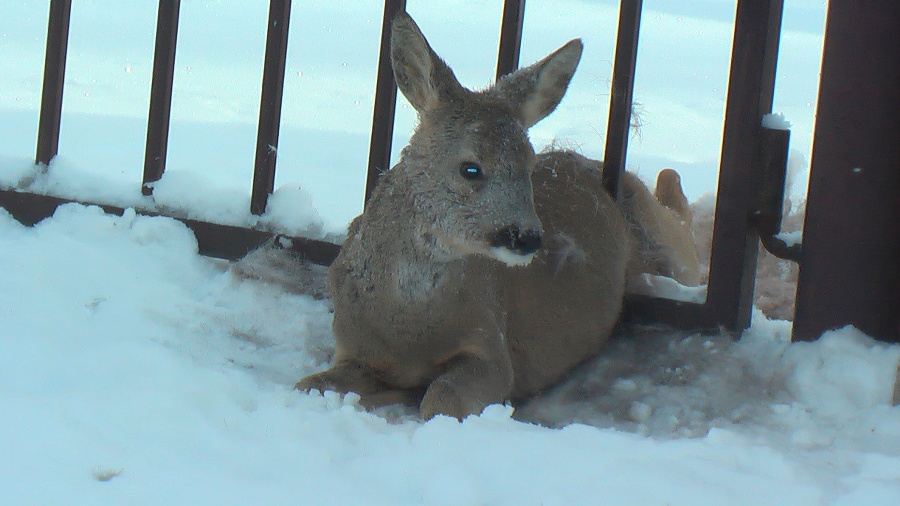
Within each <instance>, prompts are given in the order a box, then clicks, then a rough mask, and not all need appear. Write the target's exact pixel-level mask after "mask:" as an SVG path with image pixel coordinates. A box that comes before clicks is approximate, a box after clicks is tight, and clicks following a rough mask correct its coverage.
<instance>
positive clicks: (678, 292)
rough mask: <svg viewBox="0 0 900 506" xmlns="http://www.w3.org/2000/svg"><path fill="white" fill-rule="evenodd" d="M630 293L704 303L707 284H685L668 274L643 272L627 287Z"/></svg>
mask: <svg viewBox="0 0 900 506" xmlns="http://www.w3.org/2000/svg"><path fill="white" fill-rule="evenodd" d="M626 291H627V292H628V293H632V294H636V295H648V296H652V297H663V298H666V299H672V300H677V301H681V302H693V303H696V304H703V303H704V302H705V301H706V285H700V286H685V285H682V284H681V283H679V282H678V281H675V280H674V279H672V278H668V277H666V276H657V275H655V274H646V273H645V274H641V275H639V276H637V277H636V278H635V279H633V280H632V281H631V282H630V283H629V284H628V287H627V289H626Z"/></svg>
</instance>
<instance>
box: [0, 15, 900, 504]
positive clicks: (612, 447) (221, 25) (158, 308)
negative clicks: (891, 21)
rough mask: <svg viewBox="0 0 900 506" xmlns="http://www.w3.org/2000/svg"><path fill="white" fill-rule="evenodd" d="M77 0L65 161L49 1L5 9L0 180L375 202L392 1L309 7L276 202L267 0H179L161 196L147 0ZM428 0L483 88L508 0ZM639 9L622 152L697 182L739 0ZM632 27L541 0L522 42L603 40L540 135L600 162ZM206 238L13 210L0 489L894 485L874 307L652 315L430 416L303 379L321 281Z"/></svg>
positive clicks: (117, 195)
mask: <svg viewBox="0 0 900 506" xmlns="http://www.w3.org/2000/svg"><path fill="white" fill-rule="evenodd" d="M74 4H75V5H74V6H73V20H72V30H71V41H70V49H69V54H70V59H69V67H68V70H67V88H66V97H65V114H64V118H63V126H62V139H61V145H60V153H61V154H60V157H59V159H58V160H56V162H55V163H54V164H53V165H52V166H51V169H50V172H49V173H48V174H41V173H39V172H36V171H35V168H34V166H33V165H32V161H31V157H32V156H33V152H34V145H35V131H36V123H37V113H36V111H37V107H38V105H39V93H40V79H41V59H42V57H43V44H44V38H45V31H46V11H47V3H46V2H17V1H8V0H4V2H3V3H2V4H0V186H2V187H4V188H7V187H15V186H19V187H25V186H27V187H29V188H31V189H34V190H39V191H45V192H50V193H58V194H67V195H72V196H79V197H82V198H90V199H92V200H103V201H104V202H110V203H118V204H122V205H142V206H161V207H167V208H175V209H180V210H182V211H183V212H186V213H189V214H192V215H195V216H198V217H207V218H210V217H211V216H212V217H216V218H219V219H224V220H225V221H232V222H244V223H250V222H251V220H259V221H256V222H252V224H254V225H256V226H263V227H269V228H279V229H282V230H286V231H289V232H291V233H304V234H306V235H311V236H323V235H324V234H327V233H329V232H340V231H341V230H342V228H343V227H344V226H345V224H346V221H347V220H348V219H349V218H350V217H352V216H353V215H354V214H355V213H356V212H358V210H359V206H360V203H359V200H360V199H361V194H362V173H363V171H364V166H365V160H366V149H367V144H368V141H367V135H366V132H367V130H368V128H369V124H370V122H371V101H372V87H373V75H374V68H375V56H376V54H377V40H378V25H379V23H380V15H381V5H379V2H364V1H347V2H327V3H326V2H315V3H311V4H310V5H306V4H304V5H302V6H301V5H300V4H299V3H297V4H296V5H295V6H294V12H293V19H292V35H291V36H292V39H291V53H290V55H289V57H290V61H291V63H290V64H289V70H288V79H287V83H286V89H287V96H286V103H285V115H284V118H285V122H286V125H285V127H284V129H283V134H282V145H281V149H280V150H279V176H278V178H279V180H278V184H277V186H278V187H279V190H278V192H277V193H276V195H275V196H274V197H273V199H272V205H271V207H270V209H269V212H268V213H267V214H266V215H265V216H263V217H261V218H252V217H250V216H248V215H247V212H246V209H247V203H248V202H249V195H248V193H249V190H248V188H249V181H250V174H251V173H252V152H253V145H254V142H255V138H254V135H255V133H254V127H253V122H254V121H255V118H256V114H257V107H258V87H259V74H260V68H261V60H262V51H263V43H262V40H263V39H262V34H263V32H264V27H265V13H266V8H265V5H264V2H237V1H208V2H200V1H190V0H186V1H185V2H183V5H182V22H181V30H180V34H179V35H180V45H179V55H178V62H177V70H176V92H175V107H174V110H173V129H172V139H171V142H170V163H169V168H170V171H169V172H168V173H167V175H166V177H165V178H164V179H163V181H161V182H160V185H159V187H158V188H157V191H156V192H155V194H154V197H153V198H154V200H152V201H151V200H148V199H146V198H144V197H141V196H140V194H139V188H138V182H139V180H140V171H141V163H142V159H143V143H144V135H145V132H144V131H143V129H144V125H143V123H144V122H145V121H146V119H145V116H146V107H147V94H148V91H149V75H150V67H151V57H152V37H153V36H152V32H153V29H154V26H155V6H154V5H153V4H154V2H152V1H139V2H137V1H136V2H131V3H129V5H128V8H123V7H121V4H120V3H118V2H114V1H111V0H104V1H101V0H95V1H89V0H82V1H76V2H74ZM410 4H411V5H410V9H409V10H410V12H411V13H412V14H413V16H414V17H416V19H417V20H418V21H419V23H420V24H421V25H422V27H423V30H424V31H425V33H426V34H427V35H428V36H429V37H430V39H431V42H432V44H433V45H434V46H435V47H436V49H437V51H438V52H439V53H441V54H442V55H443V56H445V57H446V58H447V59H448V61H449V62H450V63H451V65H452V66H453V67H454V68H455V69H456V70H457V74H458V75H459V77H460V79H461V81H463V82H464V83H467V84H470V85H474V86H479V85H485V84H487V83H488V82H489V81H490V79H491V76H492V75H493V65H494V56H493V55H492V53H494V52H495V46H496V40H497V29H496V26H497V25H498V22H499V15H500V7H499V4H500V2H492V3H490V5H487V6H486V5H485V4H487V3H486V2H463V1H448V2H440V3H438V2H424V1H422V2H410ZM786 4H787V5H786V11H785V28H786V32H785V34H784V35H783V38H782V49H783V50H782V55H781V60H780V62H779V88H778V94H777V98H776V110H778V111H781V112H784V113H785V115H786V117H787V118H788V120H790V121H791V123H792V124H793V130H792V140H793V145H794V148H795V149H796V150H797V154H796V155H795V159H799V160H802V158H803V157H808V151H809V138H810V135H811V131H812V122H813V106H812V104H814V103H815V91H816V78H817V76H818V62H819V58H820V53H821V35H822V19H823V16H824V14H823V13H824V7H823V4H822V2H818V1H815V2H811V1H806V2H804V1H797V0H793V1H792V0H787V1H786ZM645 9H646V10H645V12H644V16H643V18H644V27H643V31H642V33H643V36H644V38H643V39H642V41H641V61H640V63H639V70H638V80H637V86H636V94H635V98H636V100H637V101H638V102H639V103H640V104H641V106H642V112H641V114H642V120H643V125H644V126H643V127H642V129H641V133H640V135H639V136H637V137H636V138H635V139H634V140H633V144H632V147H633V151H632V153H631V154H630V158H629V163H630V164H631V165H632V168H633V169H635V170H637V171H638V172H640V173H641V174H643V175H645V176H647V177H653V176H655V174H656V171H658V170H659V169H661V168H662V167H664V166H673V167H676V168H678V169H679V170H680V171H681V172H682V173H683V174H684V176H685V178H684V179H685V184H686V186H687V190H688V193H689V194H690V197H691V200H697V199H699V198H700V196H701V195H703V194H704V193H707V192H709V191H712V190H713V189H714V188H715V172H714V170H715V166H716V165H717V162H716V160H717V158H718V151H719V146H720V141H721V139H720V135H721V133H720V132H721V121H722V110H723V107H724V95H725V86H726V85H727V82H726V81H727V64H726V62H727V59H728V52H729V48H730V39H731V34H730V31H731V18H732V16H733V5H732V2H729V1H724V0H722V1H718V0H706V1H699V2H688V1H669V2H666V1H646V2H645ZM201 14H204V15H207V16H209V17H208V18H206V20H205V21H204V20H201V18H200V15H201ZM615 20H616V9H615V2H611V1H595V2H587V1H583V2H577V1H571V2H552V1H543V2H542V1H539V0H533V1H529V2H528V12H527V13H526V29H525V45H524V48H523V55H522V61H523V63H528V62H531V61H534V60H535V59H537V58H539V57H541V56H543V55H544V54H546V53H547V52H549V51H550V50H552V49H555V48H556V47H558V46H559V45H561V44H562V43H563V42H564V41H565V40H568V39H569V38H573V37H583V38H584V39H585V43H586V45H587V48H588V49H587V52H586V54H585V59H584V61H583V64H582V67H581V69H580V70H579V73H578V74H577V75H576V78H575V81H574V83H573V88H572V91H571V93H570V94H569V95H568V96H567V98H566V99H565V100H564V101H563V104H562V105H561V107H560V110H559V111H558V112H557V113H556V114H554V116H552V117H551V118H549V119H548V120H547V121H545V122H543V123H541V124H540V125H539V126H538V127H536V128H535V129H534V131H533V137H534V141H535V144H536V145H537V146H538V147H540V146H541V145H543V144H545V143H547V142H550V141H551V140H553V139H557V142H560V143H563V144H564V145H570V146H578V147H579V148H580V149H581V150H582V151H583V152H585V153H586V154H589V155H593V156H599V153H600V150H601V149H602V138H603V135H602V132H603V131H604V130H605V121H606V119H605V118H606V107H607V102H608V86H609V73H610V70H611V63H610V61H611V57H612V48H613V37H614V32H615V28H614V27H615ZM461 36H462V37H465V43H460V41H459V38H460V37H461ZM398 120H399V123H398V128H397V141H396V142H395V146H396V147H398V148H399V147H401V146H402V145H403V143H404V142H405V138H406V137H407V136H408V134H409V131H410V129H411V128H412V124H413V120H414V119H413V118H412V115H411V112H410V110H409V109H408V108H404V107H403V106H402V105H401V107H400V109H399V118H398ZM797 164H798V166H802V163H801V162H797ZM798 177H799V179H800V180H801V181H802V178H803V176H802V174H800V175H799V176H798ZM198 184H199V185H201V186H202V187H203V188H204V190H203V191H202V192H200V191H198V190H197V189H196V188H197V187H198V186H195V185H198ZM802 187H805V183H803V182H800V183H798V184H797V185H795V189H796V188H802ZM797 199H802V195H800V196H798V197H797ZM700 200H701V202H698V209H706V210H709V209H711V204H710V200H711V196H709V195H707V196H705V197H703V198H702V199H700ZM702 216H706V217H708V216H709V213H708V212H707V213H706V214H705V215H702ZM210 219H211V218H210ZM196 248H197V247H196V241H195V239H194V238H193V236H192V235H191V233H190V232H189V230H188V229H186V228H185V227H184V226H183V225H181V224H180V223H178V222H176V221H174V220H171V219H167V218H147V217H141V216H137V215H135V214H134V213H133V212H128V213H126V215H125V216H122V217H116V216H108V215H105V214H103V213H102V212H100V211H99V210H98V209H96V208H88V207H84V206H80V205H67V206H63V207H61V208H60V209H59V210H58V211H57V213H56V215H55V216H54V217H52V218H50V219H48V220H45V221H43V222H42V223H40V224H38V225H37V226H35V227H33V228H28V227H24V226H22V225H21V224H19V223H18V222H16V221H15V220H14V219H12V218H11V217H10V216H9V215H8V213H6V212H5V211H4V210H0V266H2V268H0V413H2V415H0V503H2V504H13V505H20V504H21V505H32V504H148V505H157V504H191V505H196V504H361V505H362V504H366V505H369V504H385V505H399V504H436V505H440V504H447V505H467V504H472V505H475V504H511V505H512V504H514V505H521V504H548V505H550V504H559V505H569V504H613V505H615V504H622V505H632V504H640V505H652V504H676V505H677V504H683V505H692V506H694V505H701V504H710V505H721V504H748V505H751V504H752V505H766V504H791V505H819V504H838V505H894V504H897V503H898V501H900V407H898V406H897V403H898V399H897V394H896V392H895V382H896V381H897V368H898V363H900V346H897V345H885V344H880V343H877V342H875V341H873V340H871V339H869V338H868V337H866V336H864V335H861V334H860V333H859V332H858V331H856V330H855V329H852V328H846V329H840V330H837V331H834V332H831V333H828V334H826V335H825V336H823V338H822V339H821V340H819V341H818V342H815V343H794V344H791V343H790V342H789V336H790V328H791V324H790V322H789V321H782V320H774V319H767V318H766V317H765V316H764V315H763V313H762V312H759V311H758V312H757V313H756V314H755V315H754V323H753V326H752V327H751V328H750V329H749V330H747V331H746V332H745V333H744V334H743V335H742V336H741V339H740V340H738V341H737V342H734V341H732V340H731V339H730V338H729V337H727V336H719V335H713V336H700V335H692V334H672V333H671V332H664V331H661V330H659V329H638V330H637V331H636V332H634V333H633V335H626V336H621V337H620V338H618V339H617V340H615V341H614V342H613V343H612V344H611V346H610V347H609V349H608V351H607V353H605V354H604V355H603V356H601V357H598V358H597V359H596V360H595V361H593V362H591V363H589V364H586V365H585V366H584V367H582V368H580V369H579V370H578V371H576V372H575V373H574V374H573V375H572V378H571V379H570V380H568V381H567V382H566V383H564V384H562V385H560V386H559V387H557V388H555V389H553V390H552V391H550V392H547V393H546V394H545V395H543V396H541V397H539V398H536V399H534V400H533V401H532V402H530V403H528V404H526V405H524V406H519V407H517V408H516V409H515V410H513V408H511V407H505V406H494V407H491V408H490V409H488V410H487V411H486V412H485V414H484V415H482V416H480V417H472V418H470V419H468V420H466V421H465V422H464V423H462V424H460V423H458V422H456V421H455V420H452V419H447V418H437V419H435V420H432V421H430V422H428V423H423V422H421V420H418V419H417V417H416V416H415V414H414V413H412V412H410V411H407V410H404V409H400V408H396V407H395V408H388V409H384V410H381V411H379V412H377V413H366V412H364V411H362V410H361V409H360V408H359V407H358V405H357V404H356V402H355V399H354V396H352V395H350V396H347V397H345V398H340V397H338V396H335V395H331V394H326V395H324V396H317V395H305V394H299V393H296V392H293V391H291V390H290V387H291V386H292V385H293V383H294V382H295V381H296V380H297V379H299V378H300V377H302V376H304V375H305V374H308V373H311V372H314V371H316V370H320V369H322V368H324V367H326V366H327V364H328V361H329V360H330V358H331V354H332V353H333V338H332V336H331V331H330V323H331V316H330V312H329V307H328V302H327V301H321V300H314V299H312V298H310V297H307V296H304V295H299V294H293V293H286V292H284V291H283V290H281V289H280V288H279V287H277V286H271V285H266V284H262V283H258V282H254V281H249V280H246V279H241V278H238V277H236V276H235V275H233V274H232V273H231V272H230V271H229V269H228V265H227V264H225V263H224V262H221V261H217V260H213V259H209V258H205V257H201V256H199V255H198V254H197V249H196ZM773 270H776V271H777V267H773ZM777 278H778V277H777V276H771V279H777ZM766 314H771V313H769V312H767V313H766Z"/></svg>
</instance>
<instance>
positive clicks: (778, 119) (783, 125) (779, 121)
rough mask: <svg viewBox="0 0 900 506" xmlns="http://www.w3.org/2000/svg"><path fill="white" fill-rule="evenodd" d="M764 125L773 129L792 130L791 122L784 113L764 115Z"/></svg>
mask: <svg viewBox="0 0 900 506" xmlns="http://www.w3.org/2000/svg"><path fill="white" fill-rule="evenodd" d="M762 126H763V127H765V128H770V129H772V130H790V129H791V122H790V121H788V120H787V119H785V117H784V114H781V113H778V112H775V113H771V114H766V115H765V116H763V118H762Z"/></svg>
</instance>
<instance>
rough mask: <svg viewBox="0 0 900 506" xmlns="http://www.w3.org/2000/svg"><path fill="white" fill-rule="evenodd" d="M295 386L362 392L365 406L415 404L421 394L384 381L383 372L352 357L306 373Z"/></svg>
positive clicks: (360, 393) (361, 396) (308, 389)
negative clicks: (310, 373) (315, 372)
mask: <svg viewBox="0 0 900 506" xmlns="http://www.w3.org/2000/svg"><path fill="white" fill-rule="evenodd" d="M294 388H295V389H296V390H300V391H303V392H309V391H310V390H318V391H320V392H325V391H327V390H330V391H333V392H339V393H342V394H345V393H347V392H355V393H357V394H359V396H360V400H359V403H360V404H361V405H362V406H363V407H364V408H366V409H374V408H377V407H380V406H389V405H391V404H407V405H410V406H415V405H416V403H417V402H418V400H419V399H420V398H421V392H418V394H417V393H416V392H415V391H412V390H402V389H396V388H393V387H391V386H390V385H388V384H387V383H385V382H384V381H383V380H382V379H381V375H380V374H379V373H378V372H377V371H375V370H374V369H372V368H371V367H369V366H368V365H366V364H364V363H361V362H355V361H351V360H343V361H339V362H337V363H336V364H335V365H334V366H333V367H332V368H331V369H328V370H325V371H322V372H320V373H317V374H313V375H310V376H307V377H305V378H303V379H302V380H300V381H299V382H297V384H296V385H294Z"/></svg>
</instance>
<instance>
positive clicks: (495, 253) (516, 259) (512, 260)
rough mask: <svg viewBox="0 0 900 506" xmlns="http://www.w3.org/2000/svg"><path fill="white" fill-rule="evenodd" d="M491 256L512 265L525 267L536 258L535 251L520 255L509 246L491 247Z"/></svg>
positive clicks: (489, 251) (489, 252)
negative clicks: (509, 248)
mask: <svg viewBox="0 0 900 506" xmlns="http://www.w3.org/2000/svg"><path fill="white" fill-rule="evenodd" d="M488 254H489V255H490V257H491V258H494V259H497V260H499V261H501V262H503V263H504V264H506V265H508V266H510V267H525V266H526V265H528V264H530V263H531V260H533V259H534V253H531V254H528V255H520V254H518V253H513V252H512V251H510V250H508V249H507V248H491V249H489V250H488Z"/></svg>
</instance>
